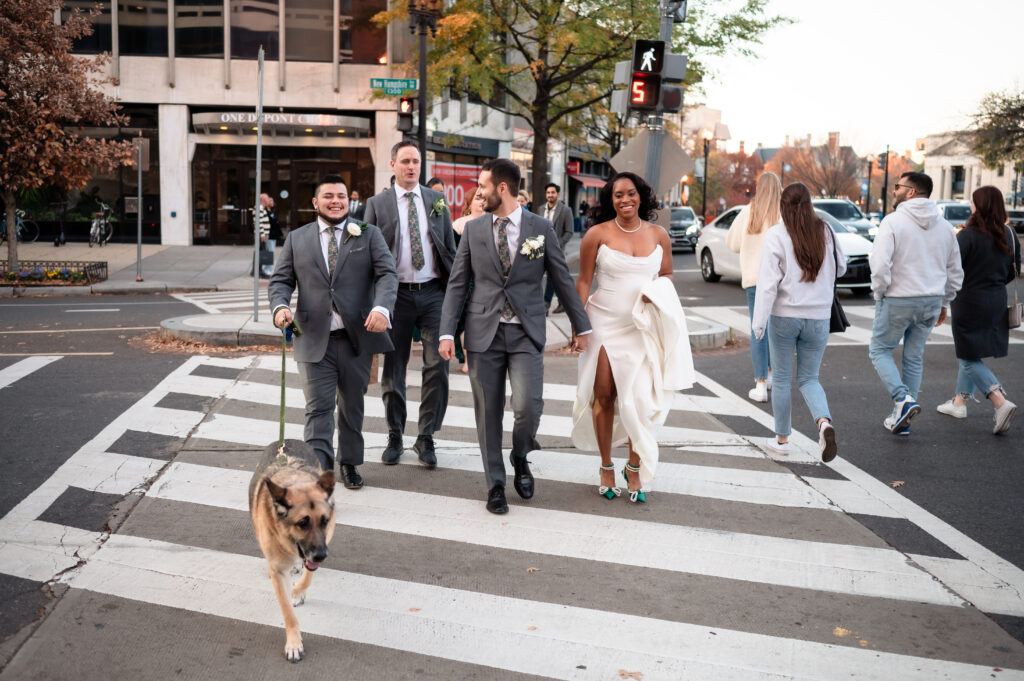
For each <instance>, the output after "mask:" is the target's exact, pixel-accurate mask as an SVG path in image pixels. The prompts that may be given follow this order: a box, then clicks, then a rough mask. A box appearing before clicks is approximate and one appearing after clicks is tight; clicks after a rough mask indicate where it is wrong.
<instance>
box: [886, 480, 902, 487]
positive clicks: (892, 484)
mask: <svg viewBox="0 0 1024 681" xmlns="http://www.w3.org/2000/svg"><path fill="white" fill-rule="evenodd" d="M905 484H906V483H905V482H903V481H902V480H893V481H892V482H890V483H889V487H893V488H896V487H903V485H905Z"/></svg>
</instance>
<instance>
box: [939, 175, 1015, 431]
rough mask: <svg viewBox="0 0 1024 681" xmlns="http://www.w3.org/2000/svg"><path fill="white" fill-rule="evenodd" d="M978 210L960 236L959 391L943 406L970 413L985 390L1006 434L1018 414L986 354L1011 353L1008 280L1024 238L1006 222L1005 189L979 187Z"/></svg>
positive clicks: (955, 314) (958, 414) (955, 310)
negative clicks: (978, 394)
mask: <svg viewBox="0 0 1024 681" xmlns="http://www.w3.org/2000/svg"><path fill="white" fill-rule="evenodd" d="M971 208H972V209H973V212H972V213H971V217H970V218H969V219H968V220H967V223H966V224H965V225H964V228H963V230H962V231H961V232H960V233H959V234H958V235H957V242H958V243H959V245H960V261H961V263H962V264H963V268H964V283H963V287H962V288H961V289H960V292H959V293H957V296H956V298H955V299H954V300H953V303H952V304H951V305H950V308H951V311H952V318H953V321H952V325H953V345H954V347H955V349H956V357H957V360H959V363H960V369H959V371H958V372H957V377H956V394H955V395H953V397H952V399H950V400H949V401H947V402H944V403H942V404H940V405H939V406H938V410H939V412H940V413H942V414H948V415H949V416H952V417H954V418H958V419H962V418H966V417H967V399H968V398H972V397H973V396H974V391H975V390H976V389H977V390H980V391H981V392H982V394H984V395H985V397H986V398H988V400H989V401H990V402H991V403H992V406H993V407H994V408H995V426H994V427H993V428H992V432H993V433H995V434H997V435H998V434H999V433H1004V432H1006V431H1007V430H1008V429H1009V427H1010V421H1011V420H1013V416H1014V414H1016V413H1017V405H1015V404H1014V403H1013V402H1011V401H1009V400H1008V399H1006V394H1005V393H1004V392H1003V386H1002V385H1001V384H1000V383H999V379H997V378H996V376H995V374H993V373H992V370H991V369H989V368H988V367H987V366H985V364H984V363H983V362H982V361H981V360H982V358H983V357H1005V356H1006V354H1007V351H1008V347H1009V337H1010V330H1009V327H1008V325H1007V319H1006V284H1008V283H1009V282H1011V281H1013V280H1014V278H1015V277H1016V276H1017V274H1018V273H1019V272H1020V242H1019V241H1018V240H1017V235H1016V234H1014V232H1013V230H1012V229H1010V228H1009V227H1007V226H1006V222H1007V218H1006V207H1005V203H1004V202H1003V194H1002V192H1000V191H999V190H998V189H996V188H995V187H991V186H986V187H981V188H980V189H977V190H976V191H975V192H974V194H973V195H972V197H971Z"/></svg>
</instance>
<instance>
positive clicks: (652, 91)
mask: <svg viewBox="0 0 1024 681" xmlns="http://www.w3.org/2000/svg"><path fill="white" fill-rule="evenodd" d="M660 90H661V78H660V77H659V76H656V75H651V74H643V73H634V74H633V78H632V79H631V81H630V83H629V106H630V108H632V109H643V110H653V109H656V108H657V107H658V96H659V95H660Z"/></svg>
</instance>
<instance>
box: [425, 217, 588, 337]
mask: <svg viewBox="0 0 1024 681" xmlns="http://www.w3.org/2000/svg"><path fill="white" fill-rule="evenodd" d="M493 222H494V218H493V216H492V215H491V214H490V213H488V214H486V215H482V216H480V217H478V218H476V219H475V220H470V221H469V222H468V223H466V227H465V229H464V230H463V232H462V240H461V241H460V242H459V250H458V252H457V253H456V254H455V264H454V267H453V268H452V276H451V279H450V280H449V281H448V290H447V292H446V293H445V297H444V306H443V307H442V309H441V333H440V335H442V336H445V335H448V336H454V335H455V326H456V324H457V323H458V321H459V316H460V313H461V312H462V307H463V304H465V307H466V339H465V343H464V345H465V348H466V349H467V350H470V351H471V352H483V351H485V350H487V348H488V347H490V345H491V341H492V340H494V334H495V333H497V331H498V324H499V320H500V319H501V308H502V307H503V306H504V304H505V298H506V296H507V297H508V300H509V302H510V303H511V304H512V309H513V310H514V311H515V313H516V316H517V317H519V321H520V322H521V323H522V325H523V331H524V332H525V333H526V335H527V336H528V337H529V338H530V340H531V341H533V344H534V345H535V346H537V349H538V350H539V351H541V352H543V351H544V342H545V339H546V331H547V320H546V316H547V315H546V313H547V306H546V305H545V304H544V286H543V285H542V283H543V278H544V273H545V272H547V275H548V277H549V278H550V279H551V281H552V282H553V283H554V285H555V291H556V292H557V293H558V300H559V302H561V303H562V305H563V306H564V307H565V311H566V313H567V314H568V315H569V321H570V322H571V323H572V328H573V330H575V331H576V333H580V332H583V331H589V330H590V320H589V319H588V318H587V313H586V311H585V310H584V309H583V303H581V302H580V298H579V296H578V295H576V287H575V285H574V284H573V280H572V276H571V275H570V274H569V268H568V267H567V266H566V264H565V255H564V254H563V253H562V249H561V248H560V247H559V246H558V240H557V239H556V238H555V232H554V229H553V228H552V226H551V223H550V222H548V221H547V220H545V219H544V218H542V217H540V216H539V215H534V214H533V213H529V212H527V211H523V222H522V225H521V226H520V233H519V245H518V248H517V253H516V255H515V259H514V260H513V261H512V269H511V270H509V274H508V279H505V276H504V274H503V272H502V268H501V261H500V260H499V259H498V248H497V246H496V245H495V243H494V227H493ZM541 235H543V236H544V249H543V253H542V254H540V255H538V256H536V257H534V258H532V259H531V258H530V257H529V256H527V255H523V254H522V253H519V252H518V250H519V249H521V248H522V245H523V242H524V240H526V239H530V238H533V237H537V236H541ZM470 281H473V282H474V283H473V292H472V294H470V293H469V282H470ZM467 296H468V297H469V300H468V301H467V300H466V298H467Z"/></svg>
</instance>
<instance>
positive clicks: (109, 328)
mask: <svg viewBox="0 0 1024 681" xmlns="http://www.w3.org/2000/svg"><path fill="white" fill-rule="evenodd" d="M159 328H160V327H159V326H105V327H103V328H101V329H39V330H33V331H0V335H5V336H19V335H24V334H46V333H95V332H98V331H107V332H110V331H152V330H153V329H159Z"/></svg>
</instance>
